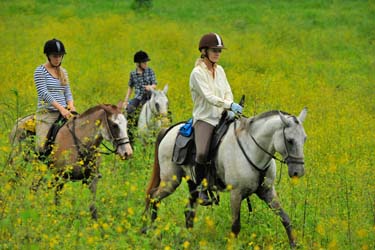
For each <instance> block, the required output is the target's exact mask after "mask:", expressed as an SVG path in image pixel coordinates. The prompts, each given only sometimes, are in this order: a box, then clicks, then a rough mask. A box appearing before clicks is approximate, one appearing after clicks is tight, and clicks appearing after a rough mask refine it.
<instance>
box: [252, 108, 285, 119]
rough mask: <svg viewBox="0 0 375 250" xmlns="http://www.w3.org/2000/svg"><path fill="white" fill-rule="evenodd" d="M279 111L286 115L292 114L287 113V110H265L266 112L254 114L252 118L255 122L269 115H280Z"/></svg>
mask: <svg viewBox="0 0 375 250" xmlns="http://www.w3.org/2000/svg"><path fill="white" fill-rule="evenodd" d="M279 112H280V113H282V114H284V115H290V114H289V113H287V112H285V111H281V110H270V111H267V112H264V113H261V114H258V115H255V116H253V117H252V118H251V120H252V122H255V121H257V120H260V119H264V118H268V117H271V116H274V115H279Z"/></svg>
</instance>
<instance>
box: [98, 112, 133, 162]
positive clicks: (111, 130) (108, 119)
mask: <svg viewBox="0 0 375 250" xmlns="http://www.w3.org/2000/svg"><path fill="white" fill-rule="evenodd" d="M102 107H103V109H104V111H105V119H104V121H102V122H103V123H104V124H102V136H103V138H104V139H106V140H108V141H110V142H112V144H113V146H114V147H115V148H116V149H115V152H116V154H118V155H119V156H120V157H121V158H122V159H126V158H127V157H130V156H131V155H132V154H133V149H132V147H131V145H130V141H129V137H128V129H127V126H128V124H127V120H126V118H125V116H124V115H123V114H122V113H121V106H115V105H103V106H102Z"/></svg>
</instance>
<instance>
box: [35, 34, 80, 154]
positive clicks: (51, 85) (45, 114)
mask: <svg viewBox="0 0 375 250" xmlns="http://www.w3.org/2000/svg"><path fill="white" fill-rule="evenodd" d="M44 54H45V55H46V56H47V59H48V61H47V62H46V63H44V64H42V65H39V66H38V67H37V68H36V69H35V72H34V83H35V87H36V90H37V93H38V107H37V112H36V128H35V129H36V151H37V152H42V151H43V150H44V146H45V145H44V144H45V142H46V139H47V138H46V137H47V134H48V132H49V130H50V128H51V126H52V124H53V123H54V122H55V121H56V120H57V119H58V117H59V115H60V114H61V116H63V117H64V118H67V119H69V118H70V117H71V116H72V113H71V112H73V111H75V107H74V102H73V95H72V92H71V90H70V86H69V79H68V74H67V72H66V70H65V69H63V68H62V67H61V62H62V59H63V57H64V55H65V54H66V51H65V47H64V44H63V43H62V42H61V41H59V40H57V39H52V40H49V41H47V42H46V43H45V45H44Z"/></svg>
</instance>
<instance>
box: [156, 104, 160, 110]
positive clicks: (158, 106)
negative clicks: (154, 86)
mask: <svg viewBox="0 0 375 250" xmlns="http://www.w3.org/2000/svg"><path fill="white" fill-rule="evenodd" d="M155 107H156V110H157V111H159V109H160V104H159V103H155Z"/></svg>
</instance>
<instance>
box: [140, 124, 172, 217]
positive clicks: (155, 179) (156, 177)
mask: <svg viewBox="0 0 375 250" xmlns="http://www.w3.org/2000/svg"><path fill="white" fill-rule="evenodd" d="M167 131H168V129H161V130H160V132H159V134H158V137H157V139H156V143H155V156H154V168H153V171H152V176H151V180H150V182H149V184H148V187H147V190H146V207H145V211H144V212H146V211H147V210H148V208H149V206H150V202H151V196H152V194H153V193H154V192H155V191H156V188H157V187H159V184H160V165H159V144H160V142H161V140H162V139H163V138H164V136H165V135H166V132H167Z"/></svg>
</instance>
